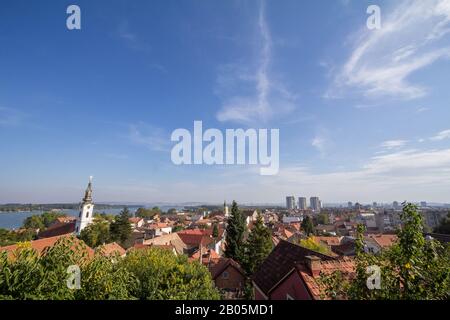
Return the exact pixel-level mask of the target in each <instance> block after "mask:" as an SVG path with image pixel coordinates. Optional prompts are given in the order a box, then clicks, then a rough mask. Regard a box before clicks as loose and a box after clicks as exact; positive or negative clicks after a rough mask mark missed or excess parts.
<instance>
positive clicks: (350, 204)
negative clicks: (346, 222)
mask: <svg viewBox="0 0 450 320" xmlns="http://www.w3.org/2000/svg"><path fill="white" fill-rule="evenodd" d="M347 207H348V208H350V209H351V208H353V202H351V201H349V202H347Z"/></svg>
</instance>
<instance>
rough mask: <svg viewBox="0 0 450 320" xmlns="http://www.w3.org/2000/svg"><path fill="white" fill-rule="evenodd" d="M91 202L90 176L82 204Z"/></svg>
mask: <svg viewBox="0 0 450 320" xmlns="http://www.w3.org/2000/svg"><path fill="white" fill-rule="evenodd" d="M90 202H92V176H90V177H89V183H88V186H87V188H86V191H85V192H84V198H83V203H90Z"/></svg>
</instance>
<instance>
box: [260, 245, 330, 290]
mask: <svg viewBox="0 0 450 320" xmlns="http://www.w3.org/2000/svg"><path fill="white" fill-rule="evenodd" d="M311 255H314V256H317V257H319V258H321V259H323V260H334V259H336V258H334V257H332V256H328V255H325V254H321V253H319V252H316V251H313V250H310V249H307V248H304V247H301V246H299V245H296V244H293V243H290V242H287V241H284V240H280V242H279V243H278V245H277V246H276V247H275V248H274V249H273V250H272V252H271V253H270V254H269V256H268V257H267V258H266V260H264V262H263V263H262V264H261V266H260V267H259V268H258V270H257V271H256V272H255V273H254V274H253V276H252V280H253V282H254V283H255V284H256V285H257V286H258V287H259V289H261V290H262V291H263V292H264V293H265V294H266V295H268V293H270V291H271V290H272V289H273V287H274V286H275V285H276V284H277V283H278V282H279V281H280V280H281V279H282V278H283V277H284V276H286V275H287V274H288V273H289V272H291V271H292V269H293V268H294V267H295V266H296V265H297V264H299V263H302V262H303V261H305V257H306V256H311Z"/></svg>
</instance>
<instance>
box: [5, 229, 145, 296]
mask: <svg viewBox="0 0 450 320" xmlns="http://www.w3.org/2000/svg"><path fill="white" fill-rule="evenodd" d="M73 265H76V266H78V267H79V268H80V271H81V288H80V289H79V290H73V289H70V288H69V287H68V286H67V280H69V276H70V274H68V272H67V270H68V267H69V266H73ZM136 285H137V282H136V280H135V277H134V276H133V275H132V274H131V273H130V272H128V271H127V270H126V269H124V268H122V267H121V266H119V265H118V264H117V263H113V262H112V260H111V259H109V258H106V257H102V256H100V255H96V256H94V257H90V256H89V254H88V251H87V248H86V245H85V244H84V243H83V242H81V241H76V239H75V238H74V237H62V238H61V239H59V240H58V241H57V242H56V244H55V245H54V246H52V247H48V248H47V249H45V250H44V251H43V252H42V254H38V253H37V252H36V251H35V250H33V249H31V248H30V246H29V244H27V243H23V244H21V245H19V248H18V249H17V250H16V251H15V252H14V253H13V255H12V257H8V253H7V252H1V253H0V299H20V300H28V299H39V300H72V299H131V298H133V296H131V295H130V291H129V290H130V289H131V288H133V287H135V286H136Z"/></svg>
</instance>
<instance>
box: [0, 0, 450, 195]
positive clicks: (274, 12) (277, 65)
mask: <svg viewBox="0 0 450 320" xmlns="http://www.w3.org/2000/svg"><path fill="white" fill-rule="evenodd" d="M70 4H77V5H79V6H80V8H81V16H82V18H81V19H82V21H81V25H82V29H81V30H73V31H69V30H67V28H66V18H67V14H66V8H67V6H68V5H70ZM370 4H374V3H373V1H370V2H368V1H356V0H336V1H328V0H327V1H325V0H322V1H296V0H285V1H269V0H266V1H218V0H214V1H192V0H189V1H188V0H184V1H132V2H131V1H74V2H66V1H57V2H56V1H52V2H50V1H45V2H43V1H39V2H38V1H33V2H31V1H20V0H19V1H17V0H15V1H11V0H5V1H2V2H1V4H0V43H1V45H0V150H2V156H1V157H0V167H1V168H2V170H1V171H0V202H3V203H5V202H72V201H79V198H80V196H81V193H82V190H83V189H84V188H85V185H86V183H87V179H88V176H90V175H93V176H94V188H95V195H94V196H95V200H96V201H133V202H143V201H145V202H184V201H205V202H217V203H220V202H221V201H223V200H224V199H227V200H228V201H231V200H232V199H236V200H237V201H239V202H245V203H269V202H270V203H279V202H283V199H284V197H285V196H286V195H290V194H293V195H296V196H307V197H309V196H312V195H318V196H320V197H321V198H322V199H323V201H324V202H325V203H327V202H340V201H342V202H343V201H349V200H350V201H361V202H369V201H379V202H382V201H386V202H390V201H393V200H398V201H402V200H410V201H420V200H428V201H439V202H450V121H449V119H450V106H449V101H450V90H449V89H450V81H449V80H450V77H449V74H450V59H449V58H450V33H449V32H450V1H448V0H429V1H377V3H376V4H378V5H379V6H380V8H381V21H382V28H381V29H380V30H369V29H368V28H367V27H366V20H367V18H368V14H367V13H366V9H367V7H368V5H370ZM194 120H202V121H203V126H204V127H205V128H218V129H221V130H225V129H226V128H279V129H280V172H279V174H278V175H276V176H270V177H263V176H260V175H259V174H258V171H259V170H258V167H255V166H212V167H211V166H205V165H202V166H186V165H185V166H175V165H174V164H172V162H171V160H170V149H171V148H172V146H173V143H171V141H170V134H171V132H172V131H173V130H175V129H177V128H187V129H189V130H192V127H193V122H194Z"/></svg>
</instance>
